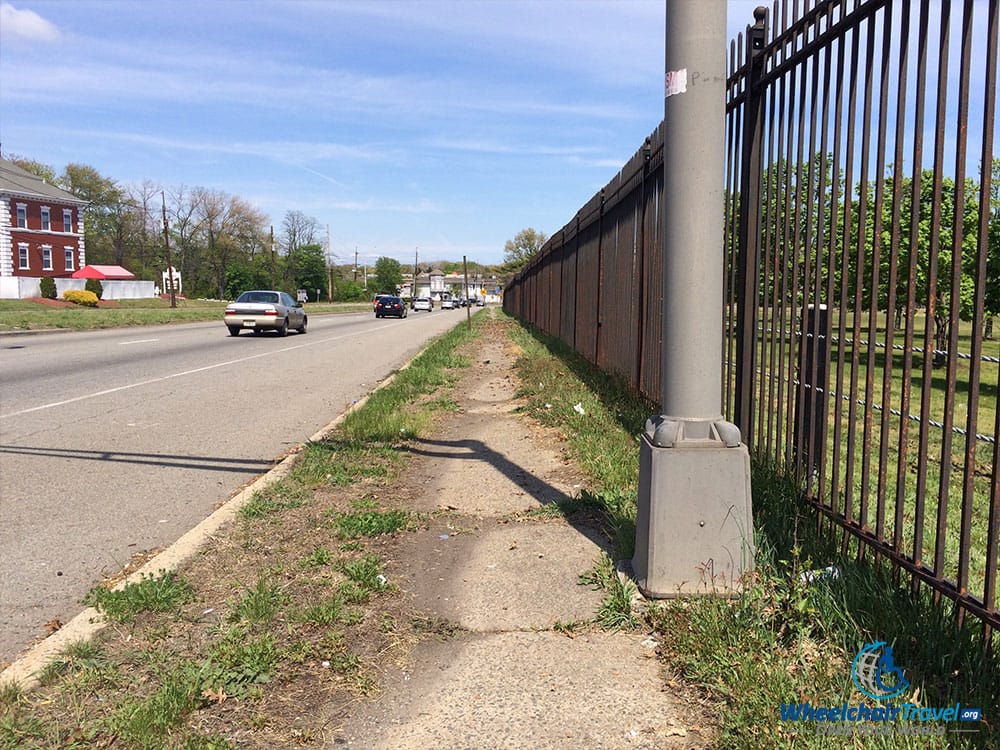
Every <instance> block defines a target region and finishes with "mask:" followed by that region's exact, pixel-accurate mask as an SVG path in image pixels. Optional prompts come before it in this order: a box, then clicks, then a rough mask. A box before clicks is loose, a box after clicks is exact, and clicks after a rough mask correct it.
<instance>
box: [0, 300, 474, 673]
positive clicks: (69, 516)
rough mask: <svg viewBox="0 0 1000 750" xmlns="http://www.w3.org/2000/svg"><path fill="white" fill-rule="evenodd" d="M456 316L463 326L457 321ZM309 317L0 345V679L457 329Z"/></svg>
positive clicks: (437, 321) (427, 319)
mask: <svg viewBox="0 0 1000 750" xmlns="http://www.w3.org/2000/svg"><path fill="white" fill-rule="evenodd" d="M463 312H464V311H463ZM464 320H465V315H464V314H461V315H460V314H459V313H452V312H450V311H442V310H437V311H435V312H432V313H419V314H416V315H414V314H412V313H411V315H410V317H408V318H407V319H405V320H397V319H375V317H374V315H372V314H361V313H358V314H348V315H326V316H316V317H313V318H311V319H310V321H309V330H308V333H306V334H305V335H301V334H297V333H295V332H290V333H289V335H288V336H287V337H285V338H280V337H278V336H276V335H274V334H271V333H266V334H263V335H260V336H254V335H251V334H249V333H245V334H242V335H240V336H237V337H230V336H229V335H228V332H227V331H226V328H225V327H224V326H223V324H222V321H221V319H220V320H219V321H218V322H217V323H198V324H185V325H178V326H155V327H143V328H127V329H114V330H106V331H94V332H74V333H51V334H31V335H15V334H6V335H2V336H0V667H2V666H3V665H5V664H7V663H9V662H10V661H12V660H13V659H14V658H15V656H16V655H17V653H18V652H19V651H20V650H22V649H23V648H24V647H25V646H27V645H29V644H30V643H31V642H32V641H33V640H34V639H37V638H39V637H42V636H44V635H45V634H46V632H47V631H46V623H49V622H50V621H52V620H60V621H62V622H67V621H68V620H69V619H70V618H72V617H73V616H74V615H75V614H76V613H77V612H79V611H80V609H81V606H80V604H79V602H80V599H81V598H82V597H83V595H84V594H85V593H86V592H87V591H88V590H89V589H90V588H91V586H93V585H94V583H96V582H98V581H100V580H101V579H102V578H103V577H105V576H108V575H114V574H115V573H117V572H118V571H119V570H120V569H121V568H122V567H123V566H125V565H126V564H127V563H128V562H129V560H130V559H131V558H132V556H133V555H135V554H136V553H143V552H146V551H148V550H153V549H158V548H163V547H166V546H167V545H169V544H170V543H171V542H173V541H174V540H176V539H177V538H178V537H180V536H181V535H182V534H183V533H185V532H186V531H188V530H189V529H190V528H191V527H193V526H194V525H195V524H197V523H198V522H199V521H201V520H202V519H203V518H205V517H206V516H207V515H209V514H210V513H211V512H212V511H213V510H214V509H215V508H216V507H217V506H218V504H219V503H221V502H223V501H225V500H226V499H228V498H229V497H230V496H231V495H233V494H234V492H236V491H237V490H238V489H239V488H240V487H241V486H242V485H244V484H246V483H248V482H249V481H251V480H252V479H254V478H255V477H256V476H258V475H260V474H262V473H264V472H266V471H267V470H268V469H269V468H270V467H271V466H272V465H273V464H274V462H275V459H276V458H278V457H280V456H281V455H283V454H284V453H285V452H286V451H287V450H288V449H290V448H292V447H293V446H295V445H297V444H299V443H302V442H304V441H305V440H307V439H308V438H309V437H310V436H311V435H313V434H315V432H316V431H317V430H319V429H321V428H322V427H323V426H324V425H326V424H328V423H329V422H330V421H331V420H332V419H333V418H334V417H336V416H337V415H338V414H340V413H341V412H343V410H344V409H345V408H347V407H348V406H349V405H350V404H351V403H352V402H353V401H354V400H356V399H358V398H360V397H361V396H363V395H364V394H365V393H367V392H369V391H370V390H371V389H372V388H373V387H374V386H375V384H376V383H378V381H379V380H381V379H383V378H384V377H386V376H387V375H388V374H390V373H391V372H392V371H393V370H395V369H397V368H398V367H399V366H401V365H402V364H403V363H405V362H406V361H407V360H408V359H410V358H411V357H412V356H413V355H414V354H415V353H416V352H418V351H419V350H420V348H421V347H422V346H423V345H424V344H425V343H426V342H427V341H428V340H429V339H430V338H432V337H434V336H435V335H437V334H440V333H442V332H444V331H445V330H447V329H449V328H451V327H453V326H455V325H457V324H459V323H463V322H464Z"/></svg>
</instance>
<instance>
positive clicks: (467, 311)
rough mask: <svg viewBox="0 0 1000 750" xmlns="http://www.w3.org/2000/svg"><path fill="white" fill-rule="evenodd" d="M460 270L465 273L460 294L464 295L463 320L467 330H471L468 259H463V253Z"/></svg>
mask: <svg viewBox="0 0 1000 750" xmlns="http://www.w3.org/2000/svg"><path fill="white" fill-rule="evenodd" d="M462 270H463V271H464V273H465V294H463V295H462V296H463V297H465V322H466V323H467V324H468V326H469V330H470V331H471V330H472V305H471V304H469V302H470V300H469V261H468V260H466V259H465V256H464V255H463V256H462Z"/></svg>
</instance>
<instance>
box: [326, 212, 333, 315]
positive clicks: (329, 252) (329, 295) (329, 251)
mask: <svg viewBox="0 0 1000 750" xmlns="http://www.w3.org/2000/svg"><path fill="white" fill-rule="evenodd" d="M326 270H327V272H328V274H329V276H330V280H329V282H328V283H329V286H328V287H327V291H326V299H327V302H333V248H332V247H331V246H330V225H329V224H327V225H326Z"/></svg>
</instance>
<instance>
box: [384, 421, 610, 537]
mask: <svg viewBox="0 0 1000 750" xmlns="http://www.w3.org/2000/svg"><path fill="white" fill-rule="evenodd" d="M401 450H403V451H406V452H408V453H411V454H412V455H415V456H424V457H427V458H438V459H447V460H457V461H481V462H483V463H484V464H486V465H488V466H490V467H491V468H493V469H494V470H495V471H497V472H498V473H500V474H501V475H503V476H505V477H507V478H508V479H509V480H510V481H512V482H513V483H514V484H516V485H517V486H519V487H520V488H522V489H523V490H524V492H525V494H527V495H529V496H530V497H532V498H534V499H535V500H536V501H537V502H538V503H539V504H540V505H541V506H543V507H544V506H550V505H556V506H557V507H558V508H559V511H560V513H561V514H562V516H563V517H564V518H565V519H566V521H567V523H569V524H570V525H571V526H572V527H573V528H575V529H576V530H577V531H579V532H580V533H581V534H583V535H584V536H587V537H588V538H592V536H593V532H594V527H595V526H597V527H599V528H601V529H602V536H603V537H604V538H603V539H602V540H601V545H600V546H601V547H602V548H604V549H605V550H606V551H609V552H610V549H611V545H610V544H609V542H610V539H609V538H608V537H607V531H606V530H605V529H604V528H603V527H604V526H605V522H606V520H607V519H606V518H605V516H604V514H603V512H602V509H601V508H600V506H599V504H598V503H596V502H594V501H593V500H592V499H588V497H587V494H586V493H581V494H578V495H576V496H574V495H569V494H567V493H566V492H565V491H564V490H562V489H560V488H559V487H556V486H555V485H553V484H551V483H550V482H548V481H546V480H545V479H543V478H541V477H540V476H538V475H537V474H535V473H533V472H531V471H529V470H528V469H526V468H525V467H524V466H521V465H520V464H517V463H515V462H513V461H511V460H510V459H509V458H507V457H506V456H505V455H504V454H502V453H500V452H498V451H496V450H493V449H492V448H490V447H489V446H488V445H486V444H485V443H484V442H482V441H481V440H433V439H428V438H417V439H415V440H413V441H412V444H410V445H408V446H406V447H403V448H401Z"/></svg>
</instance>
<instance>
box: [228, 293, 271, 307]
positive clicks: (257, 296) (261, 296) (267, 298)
mask: <svg viewBox="0 0 1000 750" xmlns="http://www.w3.org/2000/svg"><path fill="white" fill-rule="evenodd" d="M236 301H237V302H265V303H271V304H275V303H276V302H277V301H278V295H277V293H276V292H243V294H241V295H240V296H239V298H237V300H236Z"/></svg>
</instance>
